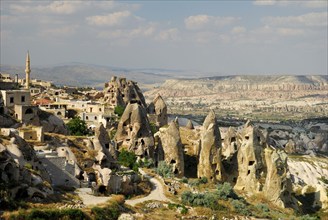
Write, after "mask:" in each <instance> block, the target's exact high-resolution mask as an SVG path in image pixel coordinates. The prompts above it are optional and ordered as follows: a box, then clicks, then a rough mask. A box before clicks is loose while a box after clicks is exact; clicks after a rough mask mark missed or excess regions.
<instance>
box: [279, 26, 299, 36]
mask: <svg viewBox="0 0 328 220" xmlns="http://www.w3.org/2000/svg"><path fill="white" fill-rule="evenodd" d="M277 33H278V34H279V35H280V36H286V37H289V36H290V37H293V36H301V35H304V34H305V31H304V30H303V29H299V28H277Z"/></svg>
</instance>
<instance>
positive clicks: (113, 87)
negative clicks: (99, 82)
mask: <svg viewBox="0 0 328 220" xmlns="http://www.w3.org/2000/svg"><path fill="white" fill-rule="evenodd" d="M103 93H104V101H105V102H106V103H108V104H109V105H110V106H112V107H115V106H123V107H125V106H126V105H127V104H128V103H130V102H133V103H134V102H138V103H139V104H140V105H141V106H142V107H144V108H146V102H145V98H144V96H143V94H142V92H141V90H140V88H139V86H138V85H137V83H136V82H134V81H131V80H128V81H126V78H119V79H118V80H117V78H116V76H113V77H112V79H111V81H110V82H108V83H106V84H105V88H104V90H103Z"/></svg>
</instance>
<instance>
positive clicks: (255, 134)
mask: <svg viewBox="0 0 328 220" xmlns="http://www.w3.org/2000/svg"><path fill="white" fill-rule="evenodd" d="M238 139H239V140H238V142H239V144H240V146H239V149H238V153H237V160H238V177H237V181H236V184H235V186H234V188H235V189H237V190H240V191H244V192H246V193H249V194H257V193H262V195H263V196H264V197H266V198H267V199H269V200H270V201H272V202H273V203H274V204H276V205H279V206H281V207H296V203H295V202H294V199H293V197H292V196H291V192H292V187H291V186H292V185H291V180H290V178H289V175H287V172H288V166H287V154H286V153H285V152H284V151H281V150H277V149H273V148H271V147H269V146H268V145H267V133H266V132H263V131H261V130H260V129H259V128H258V127H257V126H254V125H252V123H251V122H249V121H248V122H247V123H246V124H245V126H244V128H243V129H242V130H241V131H240V132H239V133H238Z"/></svg>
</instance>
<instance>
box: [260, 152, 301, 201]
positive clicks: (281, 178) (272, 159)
mask: <svg viewBox="0 0 328 220" xmlns="http://www.w3.org/2000/svg"><path fill="white" fill-rule="evenodd" d="M264 155H265V164H266V168H267V171H266V179H265V184H264V187H263V192H264V196H265V197H267V198H268V199H269V200H270V201H271V202H273V203H274V204H276V205H278V206H280V207H292V206H295V205H296V203H295V202H294V200H293V197H292V196H291V192H292V183H291V180H290V178H289V176H287V171H288V165H287V154H286V153H285V152H283V151H280V150H275V149H272V148H265V150H264Z"/></svg>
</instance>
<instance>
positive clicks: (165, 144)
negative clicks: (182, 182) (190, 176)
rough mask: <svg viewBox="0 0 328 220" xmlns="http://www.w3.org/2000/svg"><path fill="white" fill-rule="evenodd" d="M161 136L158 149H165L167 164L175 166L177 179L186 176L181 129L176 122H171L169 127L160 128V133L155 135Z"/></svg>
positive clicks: (174, 170)
mask: <svg viewBox="0 0 328 220" xmlns="http://www.w3.org/2000/svg"><path fill="white" fill-rule="evenodd" d="M155 136H159V140H158V144H159V145H160V146H158V148H157V149H163V152H164V155H163V156H164V157H163V158H159V159H160V160H162V159H164V160H165V161H166V163H167V164H171V165H172V166H173V172H174V174H175V175H176V176H177V177H183V176H184V156H183V145H182V143H181V137H180V132H179V128H178V126H177V125H176V123H175V122H173V121H172V122H171V123H170V124H169V127H167V128H160V129H159V132H157V133H156V134H155Z"/></svg>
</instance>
